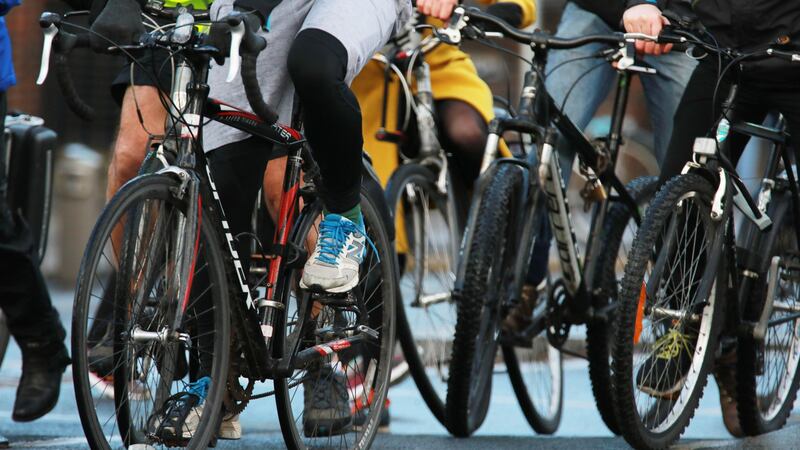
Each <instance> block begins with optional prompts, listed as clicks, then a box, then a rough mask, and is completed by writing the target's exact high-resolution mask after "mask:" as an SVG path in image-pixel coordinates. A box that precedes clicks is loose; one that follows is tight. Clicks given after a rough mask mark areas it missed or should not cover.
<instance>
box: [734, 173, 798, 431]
mask: <svg viewBox="0 0 800 450" xmlns="http://www.w3.org/2000/svg"><path fill="white" fill-rule="evenodd" d="M767 213H768V215H769V217H770V218H772V220H773V225H772V228H771V229H770V230H768V231H766V232H764V233H758V234H759V237H760V239H759V240H758V241H757V243H756V244H754V245H753V244H751V243H748V244H750V245H752V246H751V247H749V248H752V249H756V250H757V251H758V252H760V253H763V254H764V255H765V258H763V266H762V267H760V268H759V271H758V272H759V276H758V278H757V279H756V280H755V282H754V283H753V285H752V288H751V289H750V292H749V295H747V296H744V297H743V298H744V299H746V300H747V303H745V305H744V310H743V317H742V318H743V320H744V321H745V323H753V324H754V323H757V322H758V321H759V319H760V318H761V315H762V312H763V310H764V308H765V306H766V300H767V297H768V296H771V297H772V299H771V303H772V310H771V312H770V313H769V316H768V319H767V320H768V326H767V329H766V334H765V336H764V337H763V339H756V338H755V337H754V336H753V335H752V334H750V333H748V334H744V333H741V334H740V337H739V341H738V348H737V349H736V356H737V361H736V398H737V406H738V408H737V409H738V413H739V423H740V425H741V427H742V431H743V432H744V433H745V434H747V435H750V436H756V435H759V434H763V433H767V432H770V431H774V430H778V429H780V428H782V427H783V426H784V425H785V424H786V420H787V418H788V417H789V414H791V412H792V407H793V405H794V401H795V399H796V398H797V388H798V383H800V370H798V366H800V333H798V326H800V320H798V319H796V318H795V319H794V320H792V315H793V314H796V312H797V310H798V308H800V246H798V242H797V234H796V232H795V228H796V227H797V225H798V224H796V223H795V221H794V214H793V212H792V199H791V196H790V194H789V192H788V186H786V189H785V190H783V192H781V191H780V190H779V189H774V190H773V193H772V200H771V202H770V209H769V210H768V211H767ZM748 225H749V226H753V225H752V224H748ZM775 258H777V259H775ZM773 259H775V264H774V267H773V265H772V261H773ZM770 322H771V323H770Z"/></svg>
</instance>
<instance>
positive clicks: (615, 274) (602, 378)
mask: <svg viewBox="0 0 800 450" xmlns="http://www.w3.org/2000/svg"><path fill="white" fill-rule="evenodd" d="M625 188H626V190H627V191H628V194H630V196H631V198H633V200H634V201H635V202H636V204H637V205H638V206H639V214H640V217H641V218H642V219H643V218H644V215H645V211H646V209H645V206H646V204H647V203H649V201H650V200H651V199H652V197H653V196H654V195H655V193H656V190H657V189H658V177H652V176H644V177H639V178H635V179H633V180H631V181H630V182H629V183H628V184H627V185H626V186H625ZM632 218H633V215H632V214H631V211H630V207H629V206H628V205H625V204H623V203H621V202H614V203H613V204H612V205H611V206H610V207H609V208H608V212H607V215H606V220H605V224H604V226H603V234H602V236H601V238H600V242H601V246H600V249H599V251H598V258H599V259H600V260H599V261H598V262H597V264H596V265H595V267H596V269H595V270H596V274H595V277H594V280H596V281H595V283H596V285H597V286H598V287H599V288H600V292H599V293H596V294H594V295H592V307H593V308H594V310H595V311H599V310H601V309H606V310H608V311H610V313H609V314H607V316H606V317H604V318H601V319H596V320H590V321H589V322H587V324H586V357H587V359H588V360H589V381H590V382H591V384H592V393H593V394H594V402H595V405H596V406H597V410H598V411H599V412H600V417H601V418H602V419H603V422H604V423H605V424H606V427H608V429H609V430H610V431H611V432H612V433H614V434H617V435H618V434H619V433H620V431H619V425H618V424H617V418H616V416H615V415H614V397H613V396H614V391H613V390H612V389H609V388H608V387H609V386H611V382H612V381H611V378H612V375H611V363H610V360H611V347H612V344H613V342H614V328H613V325H614V318H613V315H612V314H613V312H612V311H613V309H610V308H609V305H611V304H613V303H615V302H616V301H617V298H618V296H619V282H620V280H621V278H622V273H621V272H622V269H623V267H620V265H619V262H620V257H619V252H620V250H625V249H626V246H628V248H629V243H626V242H623V238H624V240H625V241H627V240H628V239H632V238H633V237H634V236H635V235H636V231H635V229H633V230H632V229H630V228H629V224H630V223H631V219H632ZM633 226H634V227H635V228H638V226H637V225H636V223H635V221H634V222H633ZM626 253H627V252H626ZM626 260H627V255H623V256H622V258H621V262H622V263H623V264H624V262H625V261H626ZM591 291H592V292H596V290H595V289H591Z"/></svg>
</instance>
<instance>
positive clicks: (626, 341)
mask: <svg viewBox="0 0 800 450" xmlns="http://www.w3.org/2000/svg"><path fill="white" fill-rule="evenodd" d="M713 195H714V189H713V187H712V186H711V183H709V181H708V180H706V179H705V178H703V177H701V176H699V175H696V174H686V175H680V176H677V177H674V178H672V179H671V180H670V181H669V182H667V184H666V185H664V187H662V188H661V189H660V190H659V192H658V193H657V194H656V196H655V198H654V200H653V202H652V203H651V205H650V208H649V209H648V212H647V215H646V216H645V219H644V222H643V223H642V226H641V227H640V229H639V232H638V233H637V236H636V239H635V240H634V243H633V246H632V249H631V252H630V259H629V260H628V262H627V264H626V265H625V275H624V277H623V280H622V285H621V289H620V296H619V300H618V301H619V307H618V308H617V311H618V312H617V318H616V330H615V338H614V351H613V363H612V369H613V375H614V379H613V381H614V383H613V386H614V390H615V395H616V407H615V412H616V414H617V419H618V421H619V427H620V431H621V432H622V436H623V437H624V438H625V440H626V441H627V442H628V444H630V445H631V446H633V447H635V448H647V449H652V448H665V447H667V446H669V445H670V444H671V443H672V442H674V441H675V440H676V439H678V437H679V436H680V435H681V433H682V432H683V430H684V429H685V428H686V426H687V425H688V424H689V421H690V420H691V418H692V417H693V415H694V412H695V410H696V408H697V405H698V403H699V401H700V398H701V397H702V394H703V388H704V386H705V384H706V382H707V379H708V373H709V371H710V370H711V369H712V366H713V360H714V351H715V349H716V346H717V339H718V336H719V333H720V329H721V327H722V322H723V317H722V316H723V310H722V302H721V301H718V299H717V297H720V295H719V294H718V293H717V292H716V287H717V286H718V285H719V284H720V283H719V279H720V278H719V274H720V273H724V270H720V264H722V265H724V264H725V261H724V258H722V249H723V241H724V240H725V238H726V236H725V234H726V233H725V232H724V228H723V227H724V226H725V221H722V222H713V221H711V219H710V212H709V209H710V204H711V201H712V200H711V199H712V197H713ZM694 199H699V200H700V201H698V202H696V201H695V200H694ZM691 205H698V206H697V207H696V209H697V212H696V213H695V212H694V210H692V209H691ZM684 207H685V208H686V210H688V211H689V214H690V216H688V217H696V218H697V219H692V220H691V221H690V220H689V219H686V222H685V223H687V224H688V223H690V222H692V223H693V224H695V225H696V227H695V230H696V231H693V232H692V234H688V235H687V234H680V233H681V232H683V231H684V230H686V229H688V228H685V227H681V226H679V225H678V222H677V221H674V222H673V221H672V218H673V215H674V214H675V217H677V218H678V219H680V218H682V217H683V216H681V215H680V214H681V211H683V210H684V209H683V208H684ZM729 213H730V211H726V214H725V215H724V217H725V220H728V219H729V216H728V214H729ZM701 222H702V227H703V228H702V230H703V232H702V234H700V231H699V230H701V228H700V226H698V224H700V223H701ZM665 229H666V231H667V235H666V238H664V237H663V236H662V232H663V230H665ZM671 231H678V234H677V235H676V236H677V239H680V238H681V236H688V237H689V238H690V239H695V238H696V237H697V236H700V238H701V243H700V244H697V241H694V240H693V241H692V246H689V244H688V243H687V244H686V245H685V247H686V248H687V249H689V248H691V249H693V250H696V249H699V250H700V251H698V252H694V251H692V252H691V253H692V255H694V254H695V253H697V254H699V256H697V258H696V259H693V260H691V261H690V262H691V263H694V262H695V261H696V262H697V264H698V267H697V268H696V269H694V270H693V271H692V274H697V273H698V272H700V278H699V279H697V281H695V278H693V277H692V276H691V275H690V276H689V281H688V283H689V284H688V286H689V288H686V289H687V290H686V291H685V292H686V293H687V296H689V297H690V298H689V299H687V304H686V305H677V306H673V304H670V303H664V305H666V306H667V307H670V308H675V309H678V310H680V311H683V312H684V313H685V314H686V316H683V318H681V319H676V320H674V321H673V320H672V319H671V318H670V316H666V317H662V318H656V319H655V320H653V319H654V318H655V315H654V314H655V313H654V311H656V306H658V305H661V304H660V303H656V305H655V306H654V305H652V302H653V300H651V298H650V297H649V296H648V297H645V299H646V301H645V302H641V303H640V294H641V293H642V291H643V289H646V287H647V284H650V285H651V286H652V283H653V282H654V280H653V278H652V275H650V276H649V277H648V279H647V280H645V275H646V273H645V272H646V270H647V269H648V268H649V267H650V265H651V264H650V261H651V260H650V258H651V257H655V258H657V259H656V264H657V265H656V267H658V265H659V264H660V263H661V261H663V259H658V258H659V255H662V254H663V255H666V256H663V257H664V258H668V257H670V256H671V255H673V253H672V249H673V246H672V243H673V241H672V236H673V235H672V233H671ZM663 239H667V241H666V246H664V241H663ZM679 243H680V242H679ZM704 243H705V244H704ZM698 245H699V247H698ZM665 248H666V249H667V250H666V253H664V251H665V250H664V249H665ZM703 249H708V252H707V254H706V253H703V252H702V250H703ZM688 253H689V252H687V254H688ZM701 253H702V254H701ZM679 254H680V253H679ZM704 255H706V256H704ZM681 261H686V259H682V260H681ZM681 264H683V262H682V263H681ZM700 264H702V265H703V268H702V269H700V266H699V265H700ZM662 269H665V268H664V266H663V265H662V266H661V268H660V269H659V272H660V273H667V271H666V270H663V271H662ZM660 273H658V274H657V275H655V276H656V277H658V276H659V275H660ZM669 273H670V274H672V273H673V271H672V270H671V269H670V270H669ZM681 278H683V277H681ZM657 280H658V286H659V290H658V292H656V295H657V296H658V295H661V296H662V297H661V299H663V295H664V294H665V293H666V290H668V289H673V291H671V292H670V295H669V296H667V298H671V297H672V295H673V294H674V293H675V292H676V291H674V289H676V287H677V288H680V289H683V288H684V286H686V285H684V284H680V285H678V286H676V285H674V284H671V285H670V284H668V283H666V284H665V282H663V281H662V280H661V279H659V278H657ZM695 284H697V286H698V287H697V288H696V289H695V290H693V288H692V287H691V286H694V285H695ZM662 291H664V292H662ZM683 292H684V291H681V293H683ZM720 298H721V297H720ZM697 299H700V302H699V303H695V302H697ZM640 305H641V306H640ZM640 308H641V309H640ZM662 308H663V307H662ZM693 308H694V309H693ZM640 310H641V311H642V312H641V316H642V318H641V319H640V320H637V316H638V315H639V311H640ZM689 314H696V319H697V320H691V319H690V320H689V321H686V323H689V322H696V321H699V325H697V326H694V325H692V326H691V328H690V327H689V326H686V327H684V319H685V318H686V317H687V316H688V317H692V316H690V315H689ZM662 315H663V314H662ZM645 320H647V321H648V322H652V323H653V328H657V329H658V330H659V331H664V330H665V328H668V333H671V332H672V330H676V332H677V333H683V335H685V334H687V333H694V334H696V336H697V337H695V338H694V339H693V340H694V343H693V344H692V338H686V339H683V340H681V342H682V343H683V345H685V346H686V348H687V349H688V350H690V351H691V352H690V354H691V355H692V357H691V360H690V364H691V365H690V366H689V368H688V369H687V370H686V371H685V377H682V378H680V379H678V380H676V383H675V386H679V387H677V389H678V391H677V392H675V393H673V394H671V395H672V396H676V397H677V398H669V397H667V396H660V395H651V394H645V393H644V391H643V390H642V387H641V386H643V385H644V383H646V381H640V382H639V383H641V384H638V386H637V378H639V376H640V375H641V373H642V372H641V370H642V368H643V367H645V364H647V362H648V361H655V360H656V359H654V355H655V354H656V351H660V350H662V347H661V346H657V345H655V344H654V345H653V347H654V348H653V353H651V355H650V356H649V357H647V358H645V360H644V362H643V363H642V364H641V365H639V366H638V367H636V361H635V360H634V357H640V356H641V353H642V352H641V349H642V347H644V344H641V342H642V341H647V340H655V341H656V342H657V341H660V340H661V338H662V337H664V336H666V334H661V336H659V338H655V335H656V334H657V332H654V333H653V336H652V337H651V336H649V333H648V335H646V337H642V334H643V333H644V332H643V331H641V332H639V335H638V337H636V338H635V337H634V336H635V334H634V333H635V331H634V330H635V329H636V326H637V324H639V326H640V327H641V328H640V329H643V328H644V326H645V324H646V322H645ZM662 320H663V321H662ZM678 327H680V330H677V328H678ZM635 339H637V340H638V343H639V344H638V345H639V347H640V348H639V349H637V352H634V345H637V341H635ZM690 344H691V345H692V348H689V347H688V346H689V345H690ZM645 350H647V348H645ZM639 359H641V358H639ZM654 364H655V363H653V364H651V366H650V369H651V371H650V372H647V373H645V375H644V377H645V378H646V377H647V376H648V375H649V373H652V370H653V369H652V368H653V366H654ZM634 372H635V375H634ZM675 373H678V372H677V371H676V372H675ZM661 380H662V377H661V376H659V378H658V381H661ZM664 392H668V391H666V390H665V391H664ZM639 394H642V395H646V396H647V397H649V399H656V400H655V404H653V405H652V406H648V407H646V408H643V411H640V410H639V405H638V404H637V400H638V399H639V398H640V397H639V396H638V395H639ZM649 399H648V398H644V400H649Z"/></svg>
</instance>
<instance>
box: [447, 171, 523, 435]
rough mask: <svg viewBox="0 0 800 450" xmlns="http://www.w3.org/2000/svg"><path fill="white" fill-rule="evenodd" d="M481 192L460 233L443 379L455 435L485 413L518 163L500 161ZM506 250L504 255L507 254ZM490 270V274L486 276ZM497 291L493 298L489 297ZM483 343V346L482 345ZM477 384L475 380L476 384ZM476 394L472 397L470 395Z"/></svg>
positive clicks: (470, 429)
mask: <svg viewBox="0 0 800 450" xmlns="http://www.w3.org/2000/svg"><path fill="white" fill-rule="evenodd" d="M486 179H487V180H489V181H488V183H489V184H488V186H486V189H485V191H483V195H482V196H481V198H480V199H479V200H478V201H477V203H473V207H477V208H478V209H477V214H476V215H475V216H474V217H475V219H474V220H475V223H474V225H473V224H470V225H468V226H473V227H474V229H473V230H472V233H471V234H470V235H468V236H467V237H465V239H464V242H463V243H462V246H463V247H462V249H466V250H468V252H466V253H463V251H462V254H461V255H460V258H461V259H460V261H459V264H463V265H464V268H463V269H459V276H460V277H461V276H463V279H462V280H457V281H456V286H461V289H460V290H456V291H454V298H455V301H456V305H457V312H458V315H457V321H456V330H455V336H454V339H453V356H452V358H451V360H450V377H449V378H448V380H447V401H446V403H445V411H446V414H445V415H446V417H447V428H448V430H449V431H450V433H452V434H453V435H455V436H457V437H466V436H469V435H470V434H472V433H473V432H474V431H475V430H477V429H478V427H480V425H481V424H482V423H483V421H484V420H485V418H486V413H487V412H488V409H489V400H490V398H491V382H492V373H493V367H494V360H495V355H496V352H497V347H498V340H497V336H496V335H494V336H489V335H488V332H490V331H491V332H493V333H497V332H498V331H499V329H500V322H501V320H502V317H500V316H501V310H502V303H503V299H504V296H503V294H502V293H501V292H496V291H495V290H496V289H497V288H498V287H499V286H503V285H506V284H507V283H503V281H504V280H500V279H496V276H497V274H504V276H509V275H510V274H511V272H513V271H512V270H510V269H511V268H510V267H509V266H508V264H509V263H510V261H509V259H510V255H509V253H511V251H510V249H507V247H509V246H511V245H516V244H517V243H513V242H511V241H512V240H513V239H509V238H510V236H509V235H508V234H509V233H508V232H509V226H510V225H511V224H512V222H509V220H510V218H512V217H513V215H512V214H513V211H514V204H515V200H516V199H515V197H516V196H517V192H518V191H517V189H518V188H519V187H520V185H521V182H522V174H521V173H520V169H519V168H518V167H516V166H512V165H510V164H501V165H499V166H498V168H497V170H496V172H495V173H494V174H492V176H491V177H487V178H486ZM507 256H508V258H507ZM490 276H491V277H490ZM493 294H496V298H491V297H492V295H493ZM483 346H488V347H485V348H482V347H483ZM476 384H477V386H476ZM473 394H476V397H473Z"/></svg>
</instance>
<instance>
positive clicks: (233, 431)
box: [217, 414, 242, 441]
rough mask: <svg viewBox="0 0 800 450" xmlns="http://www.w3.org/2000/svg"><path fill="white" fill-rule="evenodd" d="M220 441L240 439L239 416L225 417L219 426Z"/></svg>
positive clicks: (240, 425) (240, 426)
mask: <svg viewBox="0 0 800 450" xmlns="http://www.w3.org/2000/svg"><path fill="white" fill-rule="evenodd" d="M217 437H219V438H220V439H228V440H233V441H235V440H237V439H241V438H242V424H241V422H239V415H238V414H236V415H233V416H225V417H224V418H223V419H222V423H221V424H220V426H219V434H218V435H217Z"/></svg>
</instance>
